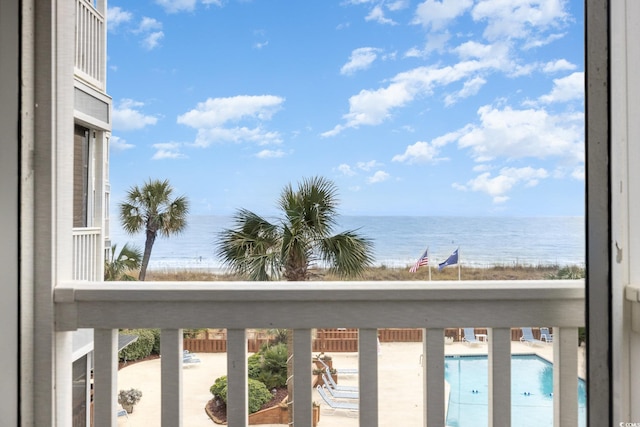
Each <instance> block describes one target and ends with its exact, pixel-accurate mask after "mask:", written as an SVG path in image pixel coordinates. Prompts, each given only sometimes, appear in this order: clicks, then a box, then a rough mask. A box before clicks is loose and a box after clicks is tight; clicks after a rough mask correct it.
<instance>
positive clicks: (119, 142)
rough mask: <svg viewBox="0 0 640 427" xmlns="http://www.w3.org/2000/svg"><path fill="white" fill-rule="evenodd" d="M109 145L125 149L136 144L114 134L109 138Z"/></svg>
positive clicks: (119, 149) (117, 149)
mask: <svg viewBox="0 0 640 427" xmlns="http://www.w3.org/2000/svg"><path fill="white" fill-rule="evenodd" d="M109 147H110V148H111V149H112V150H115V151H125V150H129V149H131V148H134V147H135V145H133V144H129V143H128V142H127V141H125V140H124V139H122V138H120V137H119V136H116V135H112V136H111V138H109Z"/></svg>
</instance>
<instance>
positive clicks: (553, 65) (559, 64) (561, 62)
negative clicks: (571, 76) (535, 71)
mask: <svg viewBox="0 0 640 427" xmlns="http://www.w3.org/2000/svg"><path fill="white" fill-rule="evenodd" d="M576 68H577V67H576V65H575V64H572V63H570V62H569V61H567V60H566V59H558V60H557V61H550V62H547V63H546V64H544V66H543V67H542V71H543V72H545V73H555V72H558V71H571V70H575V69H576Z"/></svg>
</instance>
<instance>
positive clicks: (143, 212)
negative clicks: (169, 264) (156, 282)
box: [120, 179, 189, 280]
mask: <svg viewBox="0 0 640 427" xmlns="http://www.w3.org/2000/svg"><path fill="white" fill-rule="evenodd" d="M172 193H173V188H172V187H171V185H170V184H169V181H168V180H164V181H160V180H151V179H150V180H149V181H147V182H145V183H144V185H143V186H142V188H139V187H138V186H137V185H136V186H133V187H131V188H130V189H129V191H128V192H127V196H126V199H125V201H124V202H122V203H121V204H120V220H121V221H122V226H123V228H124V231H126V232H127V233H129V234H134V233H137V232H139V231H141V230H143V229H144V230H145V232H146V240H145V244H144V255H143V257H142V265H141V266H140V275H139V277H138V280H144V278H145V276H146V273H147V266H148V265H149V258H151V249H152V248H153V244H154V242H155V241H156V237H157V236H158V233H160V235H161V236H164V237H169V236H170V235H172V234H178V233H180V232H182V231H183V230H184V228H185V227H186V224H187V213H188V212H189V201H188V200H187V198H186V197H185V196H180V197H176V198H175V199H172Z"/></svg>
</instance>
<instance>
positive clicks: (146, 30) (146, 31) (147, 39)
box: [133, 16, 164, 50]
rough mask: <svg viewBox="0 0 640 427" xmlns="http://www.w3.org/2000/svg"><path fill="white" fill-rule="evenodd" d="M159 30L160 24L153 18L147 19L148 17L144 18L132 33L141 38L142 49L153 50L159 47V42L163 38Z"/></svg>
mask: <svg viewBox="0 0 640 427" xmlns="http://www.w3.org/2000/svg"><path fill="white" fill-rule="evenodd" d="M161 30H162V22H160V21H158V20H157V19H155V18H149V17H148V16H145V17H143V18H142V20H141V21H140V23H139V24H138V27H137V29H136V30H134V31H133V32H134V33H135V34H140V35H141V36H142V40H141V41H140V45H141V46H142V47H143V48H145V49H146V50H153V49H155V48H156V47H158V46H160V40H162V38H164V33H163V32H162V31H161Z"/></svg>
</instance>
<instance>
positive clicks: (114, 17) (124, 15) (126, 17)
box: [107, 7, 133, 31]
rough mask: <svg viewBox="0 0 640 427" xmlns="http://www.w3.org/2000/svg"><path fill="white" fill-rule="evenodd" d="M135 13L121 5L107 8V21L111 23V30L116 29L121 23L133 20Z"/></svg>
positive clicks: (109, 27) (109, 26)
mask: <svg viewBox="0 0 640 427" xmlns="http://www.w3.org/2000/svg"><path fill="white" fill-rule="evenodd" d="M132 18H133V15H132V14H131V12H127V11H126V10H122V9H121V8H119V7H108V8H107V22H108V23H109V25H108V27H107V28H108V29H109V31H115V30H116V29H117V28H118V27H119V26H120V25H121V24H123V23H125V22H129V21H131V19H132Z"/></svg>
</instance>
